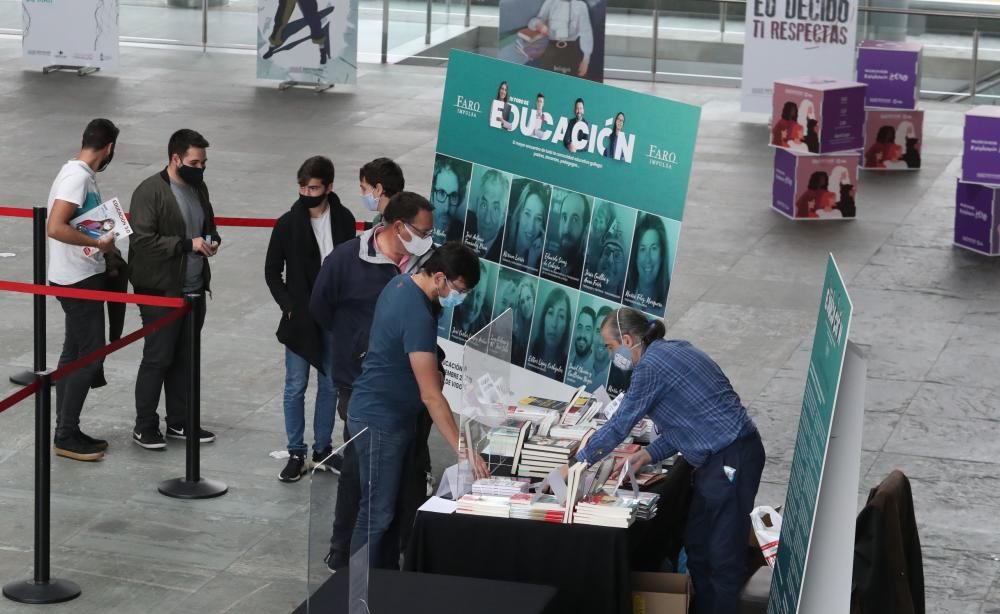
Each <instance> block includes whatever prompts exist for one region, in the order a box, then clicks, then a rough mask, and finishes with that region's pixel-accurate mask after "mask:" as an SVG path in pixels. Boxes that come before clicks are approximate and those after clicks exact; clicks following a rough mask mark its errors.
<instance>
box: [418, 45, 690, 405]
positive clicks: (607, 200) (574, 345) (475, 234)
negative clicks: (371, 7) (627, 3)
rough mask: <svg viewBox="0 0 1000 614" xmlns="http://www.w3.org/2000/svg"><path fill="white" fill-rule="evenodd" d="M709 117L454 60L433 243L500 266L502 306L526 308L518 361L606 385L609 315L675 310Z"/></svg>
mask: <svg viewBox="0 0 1000 614" xmlns="http://www.w3.org/2000/svg"><path fill="white" fill-rule="evenodd" d="M700 115H701V110H700V109H699V108H698V107H696V106H692V105H688V104H684V103H680V102H676V101H673V100H667V99H664V98H657V97H655V96H650V95H648V94H640V93H637V92H632V91H628V90H622V89H618V88H615V87H611V86H607V85H602V84H600V83H594V82H592V81H588V80H585V79H579V78H576V77H570V76H566V75H562V74H558V73H553V72H550V71H545V70H539V69H536V68H530V67H527V66H522V65H517V64H511V63H509V62H503V61H500V60H496V59H493V58H488V57H483V56H480V55H475V54H470V53H465V52H461V51H454V50H453V51H452V52H451V54H450V56H449V63H448V75H447V80H446V82H445V91H444V101H443V103H442V106H441V123H440V127H439V130H438V142H437V156H436V158H435V161H434V176H433V179H432V184H431V202H432V203H433V204H434V208H435V211H434V239H435V242H437V243H439V244H440V243H443V242H445V241H462V242H464V243H466V244H467V245H469V246H471V247H472V248H473V249H474V250H475V251H476V253H478V254H479V256H480V258H482V259H484V260H486V261H488V262H490V263H495V264H496V265H497V266H498V268H497V269H496V277H495V279H496V280H497V281H496V283H495V287H494V288H493V289H491V292H492V293H493V297H492V298H493V310H492V311H493V315H499V311H498V308H499V307H501V306H503V307H504V308H507V307H509V308H511V309H512V310H513V311H514V325H513V334H514V338H513V339H512V344H513V345H512V347H513V352H512V356H511V362H512V363H513V364H514V365H515V366H517V367H522V368H526V369H528V370H530V371H534V372H535V373H538V374H540V375H543V376H545V377H549V378H551V379H556V380H558V381H560V382H567V383H571V384H578V385H585V386H586V387H587V388H589V389H596V388H597V387H598V386H600V385H603V384H605V383H606V381H607V377H608V375H607V371H608V368H607V364H606V363H607V361H606V356H604V355H603V352H602V351H601V350H602V348H603V342H601V341H600V334H599V331H598V332H596V333H595V332H594V331H595V327H599V324H600V322H599V318H600V317H601V316H602V315H604V313H606V312H603V311H602V310H601V309H600V308H601V307H604V306H606V305H614V306H616V307H617V306H618V305H623V304H624V305H627V306H629V307H634V308H635V309H639V310H640V311H643V312H644V313H646V314H648V316H649V317H650V318H662V317H663V316H664V315H665V313H666V311H667V297H668V294H669V291H670V279H671V275H672V273H673V266H674V262H675V260H676V253H677V242H678V241H679V238H680V229H681V221H682V219H683V217H684V204H685V200H686V198H687V191H688V182H689V178H690V175H691V163H692V159H693V157H694V146H695V140H696V137H697V132H698V121H699V118H700ZM584 307H586V309H584ZM595 308H596V310H595ZM598 312H601V313H598ZM484 313H485V311H484ZM581 317H582V318H583V320H582V321H580V318H581ZM450 328H451V333H452V334H451V335H450V339H449V340H450V341H452V342H456V343H459V342H460V337H459V336H456V335H455V334H454V331H455V328H456V325H455V323H454V322H453V323H452V324H451V327H450ZM467 328H468V327H467ZM465 332H466V333H468V334H472V333H473V332H474V331H472V330H471V329H469V330H466V331H465ZM587 335H591V338H589V339H588V338H587ZM442 336H444V335H442ZM595 346H600V347H596V348H595Z"/></svg>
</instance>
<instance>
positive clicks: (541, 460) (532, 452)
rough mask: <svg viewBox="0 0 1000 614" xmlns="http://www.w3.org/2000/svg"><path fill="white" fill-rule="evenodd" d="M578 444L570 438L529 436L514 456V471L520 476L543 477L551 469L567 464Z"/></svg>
mask: <svg viewBox="0 0 1000 614" xmlns="http://www.w3.org/2000/svg"><path fill="white" fill-rule="evenodd" d="M579 445H580V442H579V441H574V440H572V439H553V438H550V437H530V438H528V439H526V440H525V442H524V444H523V445H522V447H521V450H520V451H519V452H520V454H519V455H516V456H515V457H514V471H515V472H516V473H517V475H519V476H521V477H529V478H544V477H546V476H547V475H549V473H550V472H551V471H552V470H553V469H557V468H559V467H561V466H563V465H565V464H568V463H569V461H570V459H571V458H572V456H573V454H575V453H576V449H577V446H579Z"/></svg>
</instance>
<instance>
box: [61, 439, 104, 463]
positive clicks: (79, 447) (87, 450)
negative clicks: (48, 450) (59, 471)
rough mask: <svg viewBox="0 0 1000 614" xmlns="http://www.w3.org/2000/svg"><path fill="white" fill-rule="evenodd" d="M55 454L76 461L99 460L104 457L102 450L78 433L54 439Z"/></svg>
mask: <svg viewBox="0 0 1000 614" xmlns="http://www.w3.org/2000/svg"><path fill="white" fill-rule="evenodd" d="M55 450H56V456H62V457H64V458H71V459H73V460H78V461H87V462H93V461H99V460H103V459H104V452H103V451H102V450H99V449H98V448H97V446H95V445H93V444H92V443H90V442H88V441H86V440H84V439H83V438H82V437H80V436H79V435H78V434H74V435H70V436H69V437H63V438H57V439H56V440H55Z"/></svg>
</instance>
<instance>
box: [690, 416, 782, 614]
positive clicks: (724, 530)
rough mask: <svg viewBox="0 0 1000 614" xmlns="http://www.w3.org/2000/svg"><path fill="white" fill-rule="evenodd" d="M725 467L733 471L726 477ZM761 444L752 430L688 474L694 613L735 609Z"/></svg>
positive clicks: (714, 613) (742, 576) (761, 467)
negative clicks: (733, 471) (689, 481)
mask: <svg viewBox="0 0 1000 614" xmlns="http://www.w3.org/2000/svg"><path fill="white" fill-rule="evenodd" d="M727 468H731V469H733V470H735V474H733V479H732V481H730V479H729V477H728V476H727V475H726V472H727ZM763 470H764V445H763V444H762V443H761V441H760V435H759V434H758V433H757V432H756V431H754V432H753V433H751V434H749V435H744V436H743V437H741V438H739V439H737V440H736V441H734V442H733V443H731V444H729V446H728V447H726V448H724V449H723V450H721V451H719V452H716V453H715V454H713V455H712V456H710V457H708V460H706V461H705V463H704V464H703V465H702V466H700V467H698V468H697V469H695V471H694V473H693V475H692V482H693V492H692V495H691V508H690V510H689V512H688V522H687V532H686V534H685V539H684V547H685V548H686V550H687V565H688V572H689V573H690V575H691V582H692V583H693V584H694V591H695V596H694V601H693V603H692V608H691V612H692V614H733V613H734V612H738V611H739V598H740V590H741V589H742V587H743V582H744V580H745V579H746V550H747V539H748V537H749V535H750V512H751V511H752V510H753V504H754V499H755V498H756V497H757V488H758V487H759V486H760V476H761V473H762V472H763Z"/></svg>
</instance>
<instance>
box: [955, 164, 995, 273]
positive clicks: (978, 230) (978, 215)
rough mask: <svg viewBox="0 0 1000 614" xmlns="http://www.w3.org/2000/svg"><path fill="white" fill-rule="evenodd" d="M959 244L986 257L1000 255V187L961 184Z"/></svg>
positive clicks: (957, 216) (957, 197) (957, 226)
mask: <svg viewBox="0 0 1000 614" xmlns="http://www.w3.org/2000/svg"><path fill="white" fill-rule="evenodd" d="M955 245H957V246H959V247H963V248H965V249H968V250H972V251H974V252H977V253H980V254H984V255H986V256H1000V187H996V186H988V185H982V184H979V183H968V182H965V181H959V182H958V189H957V190H956V194H955Z"/></svg>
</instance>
